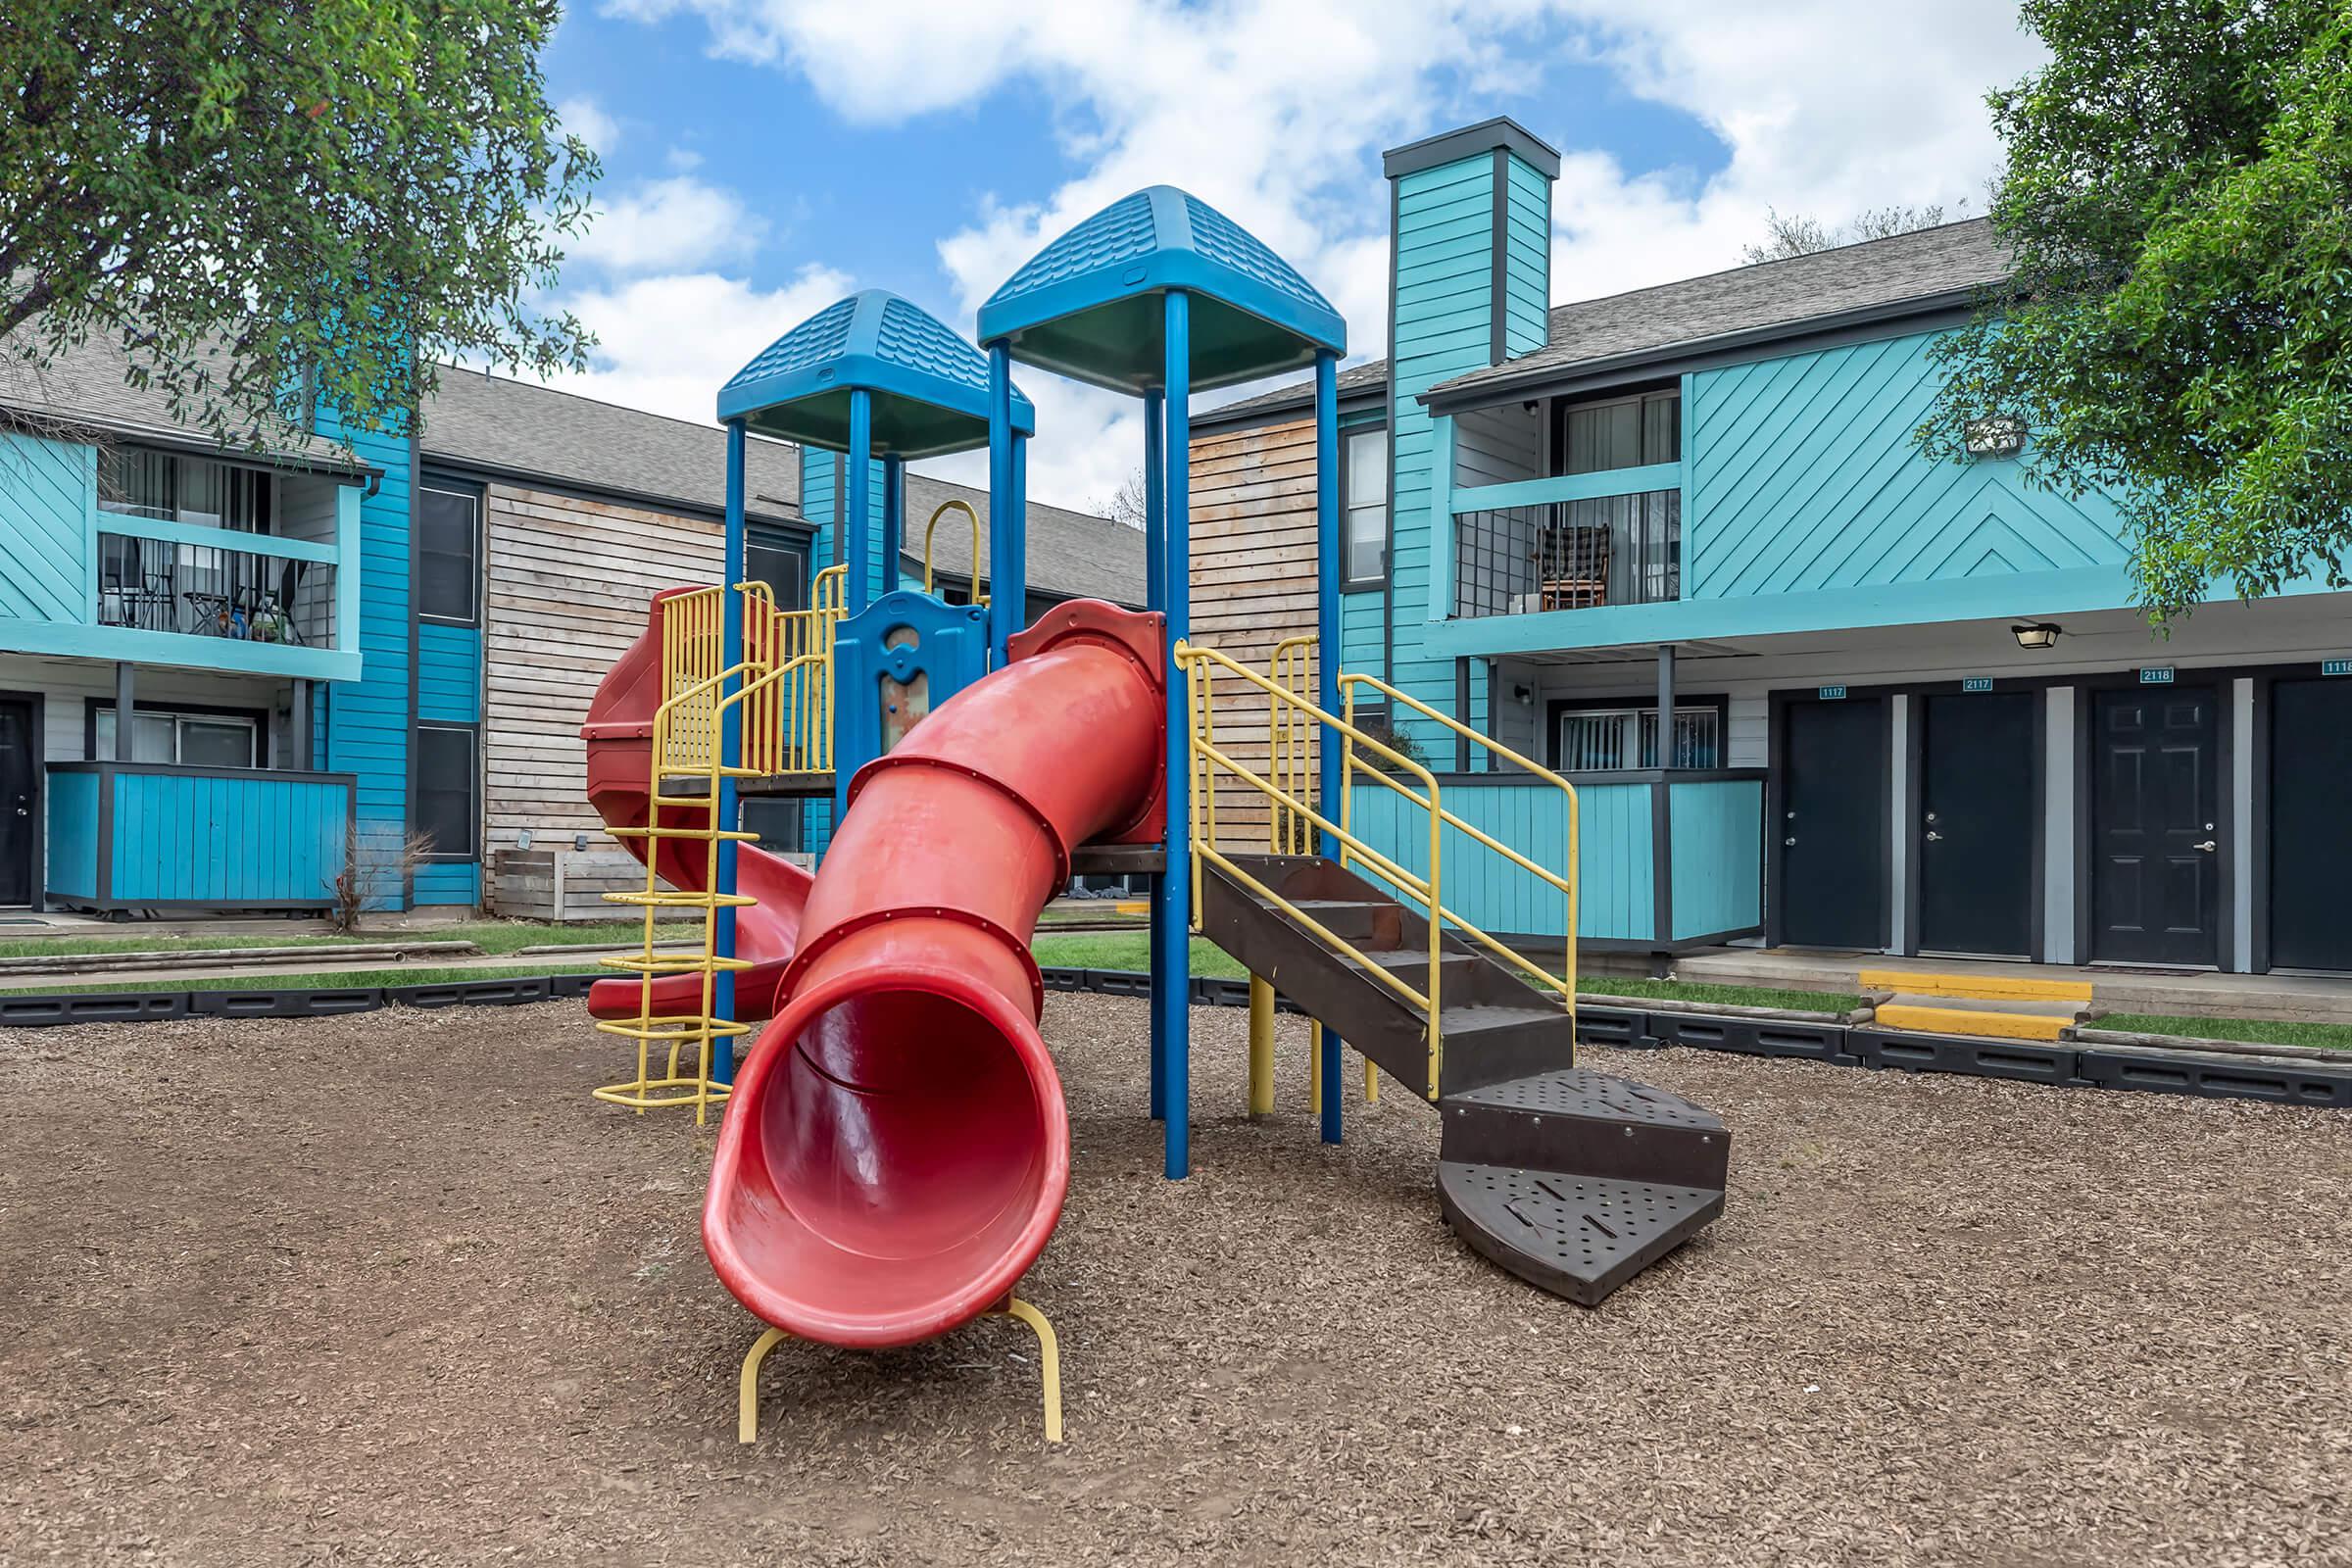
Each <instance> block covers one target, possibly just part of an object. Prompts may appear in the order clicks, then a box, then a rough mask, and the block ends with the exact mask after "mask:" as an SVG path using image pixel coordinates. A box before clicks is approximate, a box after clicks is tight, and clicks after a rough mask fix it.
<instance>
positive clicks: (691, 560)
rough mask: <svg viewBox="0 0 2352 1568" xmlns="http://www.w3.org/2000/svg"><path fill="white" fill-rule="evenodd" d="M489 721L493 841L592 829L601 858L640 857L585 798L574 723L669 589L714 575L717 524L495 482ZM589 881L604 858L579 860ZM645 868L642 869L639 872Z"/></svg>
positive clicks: (493, 845)
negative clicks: (608, 831) (616, 840)
mask: <svg viewBox="0 0 2352 1568" xmlns="http://www.w3.org/2000/svg"><path fill="white" fill-rule="evenodd" d="M487 502H488V504H487V508H486V512H487V515H488V519H489V528H488V546H487V549H488V555H489V563H488V579H489V581H488V597H487V600H486V609H485V612H484V615H483V637H484V641H483V653H482V660H483V666H484V667H483V682H484V686H485V688H486V691H485V698H486V702H487V710H486V711H485V713H484V717H485V719H486V720H487V722H486V723H485V724H484V725H483V731H482V734H483V747H484V750H485V757H484V760H485V763H486V771H487V774H488V786H487V788H486V790H485V792H484V800H483V808H484V811H483V814H484V818H485V825H486V826H487V828H488V830H489V838H488V847H489V848H490V849H491V850H493V851H500V852H503V851H508V850H512V849H513V848H514V847H515V835H516V834H517V833H519V832H521V831H524V830H526V829H527V830H528V831H529V832H530V834H531V838H532V847H533V848H534V849H554V848H563V849H565V850H568V849H569V847H570V843H571V836H572V835H573V834H575V833H586V834H588V835H589V838H588V846H589V851H590V855H591V856H592V857H593V858H595V859H597V860H602V859H606V858H614V859H618V860H619V861H621V862H622V863H624V864H628V865H632V866H633V865H634V862H633V861H630V860H628V859H627V857H626V856H625V855H624V854H623V852H622V851H621V850H620V849H619V847H618V846H616V845H615V844H613V841H612V840H611V839H609V838H607V837H606V836H605V835H604V832H603V826H604V824H603V823H602V822H601V821H599V820H598V818H597V814H596V812H595V811H594V810H592V809H589V806H588V762H587V749H586V747H585V746H584V745H583V743H582V742H581V740H580V724H581V722H582V721H583V720H585V719H586V718H587V716H588V702H589V699H590V698H592V697H594V696H595V695H596V688H597V683H598V682H600V681H602V680H603V679H604V678H605V672H606V671H607V670H609V669H611V668H612V667H613V662H614V661H615V660H617V659H619V658H620V656H621V654H622V653H623V652H624V651H625V650H626V649H627V648H628V646H629V644H630V643H631V642H633V641H635V640H636V637H637V634H638V633H639V632H642V631H643V630H644V629H645V617H646V612H647V610H648V608H649V607H650V606H651V605H652V604H653V600H654V595H655V594H656V593H657V592H658V591H660V590H661V589H663V588H673V587H678V586H681V585H685V584H693V583H711V582H716V581H717V580H718V578H719V571H720V567H721V566H722V565H723V564H724V562H725V558H726V537H725V530H724V529H723V528H722V527H721V526H720V525H719V524H718V523H716V522H711V521H707V520H705V519H702V518H699V517H681V516H676V515H671V514H668V513H662V512H652V511H646V510H643V509H639V508H633V507H622V506H614V505H613V504H611V503H608V502H601V501H586V500H581V499H579V498H577V497H574V496H560V495H553V494H550V493H548V492H546V491H540V490H529V489H523V488H519V487H516V486H512V485H501V484H493V485H491V486H490V487H489V494H488V497H487ZM571 865H572V867H573V868H574V870H575V871H576V873H577V877H578V880H580V881H581V882H582V883H583V884H587V885H594V883H595V882H596V881H597V879H598V875H599V872H598V869H597V867H596V866H595V865H594V864H593V863H591V862H590V861H587V860H584V859H583V858H579V857H574V858H572V861H571ZM640 874H642V873H640Z"/></svg>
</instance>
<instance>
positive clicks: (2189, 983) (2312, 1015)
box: [1674, 948, 2352, 1023]
mask: <svg viewBox="0 0 2352 1568" xmlns="http://www.w3.org/2000/svg"><path fill="white" fill-rule="evenodd" d="M1866 969H1870V970H1887V969H1892V970H1898V971H1901V972H1903V973H1906V974H1922V975H1927V974H1933V975H1945V976H1952V977H1955V978H1957V977H1964V976H1965V977H1976V978H1983V979H1987V980H1994V981H1998V980H2003V979H2012V980H2013V979H2018V978H2021V977H2031V978H2033V979H2035V980H2069V981H2080V982H2086V983H2088V985H2089V986H2090V996H2091V1008H2092V1010H2093V1011H2095V1012H2152V1013H2188V1014H2206V1013H2210V1014H2214V1015H2217V1016H2226V1017H2236V1018H2278V1019H2290V1020H2308V1021H2312V1022H2318V1023H2352V976H2345V977H2334V976H2318V975H2284V974H2212V973H2195V974H2178V973H2165V972H2162V971H2159V970H2150V969H2130V968H2113V967H2106V966H2099V965H2084V964H2064V963H2004V962H2001V961H1999V960H1997V959H1976V958H1890V957H1888V956H1887V955H1885V954H1883V953H1809V952H1796V951H1791V950H1788V949H1770V950H1767V949H1763V948H1702V949H1700V950H1699V951H1697V952H1694V953H1688V954H1685V955H1683V956H1681V957H1680V958H1677V959H1676V960H1675V964H1674V978H1675V979H1677V980H1703V981H1707V982H1709V983H1711V984H1715V985H1741V986H1777V987H1782V988H1785V989H1787V990H1790V991H1838V992H1846V993H1855V992H1864V991H1868V990H1870V989H1871V988H1869V987H1867V986H1864V985H1863V984H1862V983H1861V974H1862V971H1864V970H1866Z"/></svg>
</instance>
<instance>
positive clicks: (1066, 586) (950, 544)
mask: <svg viewBox="0 0 2352 1568" xmlns="http://www.w3.org/2000/svg"><path fill="white" fill-rule="evenodd" d="M950 500H956V501H968V502H970V503H971V506H972V510H973V511H974V512H977V513H979V514H980V530H981V535H982V544H981V551H980V562H981V568H982V572H983V575H985V573H986V569H987V564H988V548H987V542H986V539H987V532H988V492H987V491H985V490H974V489H973V488H971V487H970V486H969V485H960V484H950V483H948V482H947V481H946V480H944V479H934V478H931V477H930V476H929V475H927V474H920V473H910V474H908V475H907V540H906V551H907V561H908V563H909V564H912V566H913V567H914V568H915V569H916V570H918V571H919V570H920V569H921V568H922V564H923V527H924V525H925V524H926V523H928V522H929V521H930V520H931V514H932V513H933V512H935V511H937V510H938V508H939V506H940V504H941V503H943V502H946V501H950ZM1028 560H1029V586H1030V587H1031V588H1035V589H1040V590H1043V591H1044V592H1047V593H1054V594H1061V595H1064V596H1067V597H1070V598H1084V599H1107V600H1110V601H1111V602H1112V603H1113V604H1120V605H1127V606H1130V607H1133V608H1137V609H1140V608H1142V606H1143V604H1144V598H1145V595H1144V534H1143V530H1142V529H1140V528H1130V527H1128V526H1127V525H1126V524H1124V523H1119V522H1113V521H1111V520H1110V519H1109V518H1108V517H1097V516H1093V515H1089V514H1087V513H1083V512H1064V511H1063V510H1062V509H1061V508H1059V507H1049V506H1046V505H1045V504H1043V503H1042V502H1036V501H1032V502H1030V503H1029V558H1028ZM932 564H933V565H935V566H936V567H937V568H938V569H939V570H941V571H944V572H948V573H950V574H952V575H954V576H957V577H961V578H963V579H964V580H965V581H967V582H968V581H970V580H971V575H972V530H971V526H970V524H968V523H966V522H965V521H964V520H963V515H962V514H960V513H957V514H956V515H953V516H950V517H946V518H943V519H941V521H940V524H939V536H938V538H937V540H936V541H935V548H934V550H933V553H932Z"/></svg>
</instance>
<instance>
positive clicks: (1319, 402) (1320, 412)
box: [1315, 354, 1348, 1144]
mask: <svg viewBox="0 0 2352 1568" xmlns="http://www.w3.org/2000/svg"><path fill="white" fill-rule="evenodd" d="M1315 671H1316V679H1315V701H1316V704H1317V706H1318V707H1320V708H1321V709H1322V710H1323V711H1325V712H1326V713H1337V712H1338V711H1340V374H1339V361H1338V359H1337V358H1335V357H1334V356H1332V355H1330V354H1318V355H1316V356H1315ZM1331 741H1332V737H1331V736H1329V735H1325V736H1324V737H1323V750H1322V753H1321V755H1320V756H1319V757H1318V758H1317V764H1318V765H1317V768H1316V771H1317V773H1318V775H1319V778H1318V783H1319V784H1320V787H1321V794H1322V798H1323V799H1322V808H1321V809H1322V811H1323V814H1324V815H1325V816H1327V817H1329V818H1331V819H1332V820H1333V821H1335V822H1336V821H1338V820H1339V817H1340V792H1341V791H1342V790H1344V789H1346V788H1347V787H1348V781H1347V780H1346V779H1344V778H1342V777H1341V776H1340V774H1341V766H1340V762H1341V758H1340V749H1339V748H1338V747H1337V746H1334V745H1332V744H1331ZM1323 853H1324V854H1325V855H1327V856H1329V857H1331V858H1334V859H1337V858H1339V853H1340V843H1339V839H1338V837H1337V836H1336V835H1334V834H1331V833H1325V834H1324V835H1323ZM1340 1059H1341V1041H1340V1036H1339V1032H1338V1031H1337V1030H1334V1029H1332V1028H1330V1027H1329V1026H1326V1027H1325V1028H1324V1030H1323V1129H1322V1131H1323V1141H1324V1142H1325V1143H1327V1144H1336V1143H1338V1142H1339V1141H1340V1105H1341V1102H1342V1100H1343V1098H1344V1097H1343V1096H1342V1095H1341V1093H1340Z"/></svg>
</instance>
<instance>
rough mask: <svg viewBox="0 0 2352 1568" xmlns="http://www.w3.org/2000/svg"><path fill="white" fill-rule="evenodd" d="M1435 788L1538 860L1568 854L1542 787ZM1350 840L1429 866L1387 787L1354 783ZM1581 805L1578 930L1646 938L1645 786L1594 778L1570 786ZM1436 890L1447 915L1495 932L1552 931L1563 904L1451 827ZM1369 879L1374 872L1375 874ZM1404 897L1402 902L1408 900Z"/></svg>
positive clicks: (1555, 802) (1410, 821)
mask: <svg viewBox="0 0 2352 1568" xmlns="http://www.w3.org/2000/svg"><path fill="white" fill-rule="evenodd" d="M1440 789H1441V792H1442V795H1443V799H1444V801H1445V806H1446V810H1448V811H1450V812H1452V813H1453V814H1454V815H1455V816H1456V817H1459V818H1460V819H1461V820H1462V821H1465V822H1468V823H1470V824H1471V825H1472V826H1474V827H1477V828H1478V829H1480V830H1481V831H1483V832H1485V833H1488V834H1491V835H1492V836H1493V837H1495V838H1496V839H1499V840H1501V841H1502V842H1503V843H1505V844H1508V845H1510V846H1511V847H1512V848H1513V849H1515V850H1517V851H1518V852H1519V853H1520V854H1522V855H1524V856H1526V857H1527V858H1529V859H1531V860H1534V861H1535V862H1536V863H1537V864H1539V865H1548V866H1562V865H1565V864H1567V861H1568V811H1567V806H1566V803H1565V801H1564V800H1563V799H1562V798H1561V795H1560V792H1559V791H1558V790H1556V789H1553V788H1551V787H1550V786H1549V785H1540V784H1495V785H1477V786H1457V787H1455V788H1453V789H1450V790H1447V789H1445V788H1444V784H1443V782H1442V781H1441V784H1440ZM1353 794H1354V799H1353V802H1352V808H1353V810H1354V819H1353V822H1352V824H1351V826H1352V828H1353V830H1354V832H1355V834H1356V836H1357V837H1359V838H1361V839H1362V840H1363V841H1364V842H1365V843H1367V844H1369V845H1371V846H1372V847H1373V848H1374V849H1376V850H1378V851H1380V852H1381V853H1382V854H1384V855H1387V856H1389V857H1391V858H1394V859H1395V860H1396V861H1397V863H1398V864H1399V865H1401V866H1403V867H1404V868H1405V869H1406V870H1408V871H1411V872H1413V873H1414V874H1415V875H1420V874H1422V873H1423V872H1424V871H1425V870H1426V868H1427V866H1428V863H1429V818H1428V816H1427V815H1426V814H1425V813H1423V812H1421V811H1420V810H1419V809H1417V808H1415V807H1413V806H1412V805H1411V804H1410V803H1408V802H1406V801H1405V800H1404V799H1403V798H1402V797H1401V796H1399V795H1397V793H1396V792H1395V791H1393V790H1390V789H1388V788H1386V787H1384V786H1381V785H1378V784H1367V783H1363V782H1358V783H1357V784H1356V786H1355V788H1354V792H1353ZM1577 800H1578V803H1579V809H1580V812H1581V826H1580V833H1579V854H1578V856H1577V859H1578V863H1579V865H1580V867H1581V875H1580V879H1579V882H1578V891H1577V900H1578V911H1577V928H1578V930H1579V932H1580V933H1581V934H1582V935H1583V936H1585V937H1587V938H1591V939H1596V940H1598V939H1609V940H1620V941H1642V942H1646V941H1648V940H1649V939H1650V936H1651V933H1652V929H1653V924H1654V910H1655V907H1656V901H1655V897H1654V883H1653V879H1652V874H1651V870H1650V786H1649V785H1647V784H1595V785H1588V786H1586V787H1584V788H1582V789H1580V790H1578V792H1577ZM1439 853H1440V855H1441V856H1442V857H1443V859H1444V862H1445V863H1444V874H1443V879H1442V880H1443V884H1444V885H1443V888H1442V890H1441V891H1442V895H1443V897H1444V899H1445V901H1446V907H1447V908H1450V909H1451V910H1453V911H1454V913H1456V914H1458V915H1460V916H1461V917H1462V918H1463V919H1465V920H1468V921H1469V922H1470V923H1471V924H1473V925H1476V926H1480V927H1482V928H1484V929H1485V930H1487V931H1489V932H1493V933H1495V934H1497V935H1500V934H1503V933H1514V934H1520V935H1529V936H1549V937H1557V936H1558V935H1559V934H1560V933H1561V932H1562V931H1563V930H1564V929H1566V927H1567V923H1568V906H1567V901H1566V899H1565V898H1564V897H1563V896H1562V895H1561V893H1560V891H1559V890H1558V889H1557V888H1554V887H1553V886H1552V885H1551V884H1550V883H1548V882H1545V881H1544V879H1543V878H1541V877H1538V876H1534V875H1531V874H1530V873H1529V872H1527V871H1525V870H1523V869H1521V868H1520V867H1519V866H1516V865H1514V864H1512V863H1511V862H1510V861H1508V860H1506V859H1504V858H1502V857H1500V856H1498V855H1496V854H1495V852H1494V851H1493V850H1490V849H1488V848H1487V847H1486V846H1485V845H1483V844H1480V843H1479V842H1478V841H1477V840H1475V839H1473V838H1471V837H1469V836H1468V835H1467V834H1465V833H1462V832H1460V831H1459V830H1457V829H1454V828H1450V827H1449V828H1447V829H1446V834H1445V837H1444V838H1443V839H1442V840H1441V841H1440V844H1439ZM1375 880H1377V879H1375ZM1408 902H1409V900H1408Z"/></svg>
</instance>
